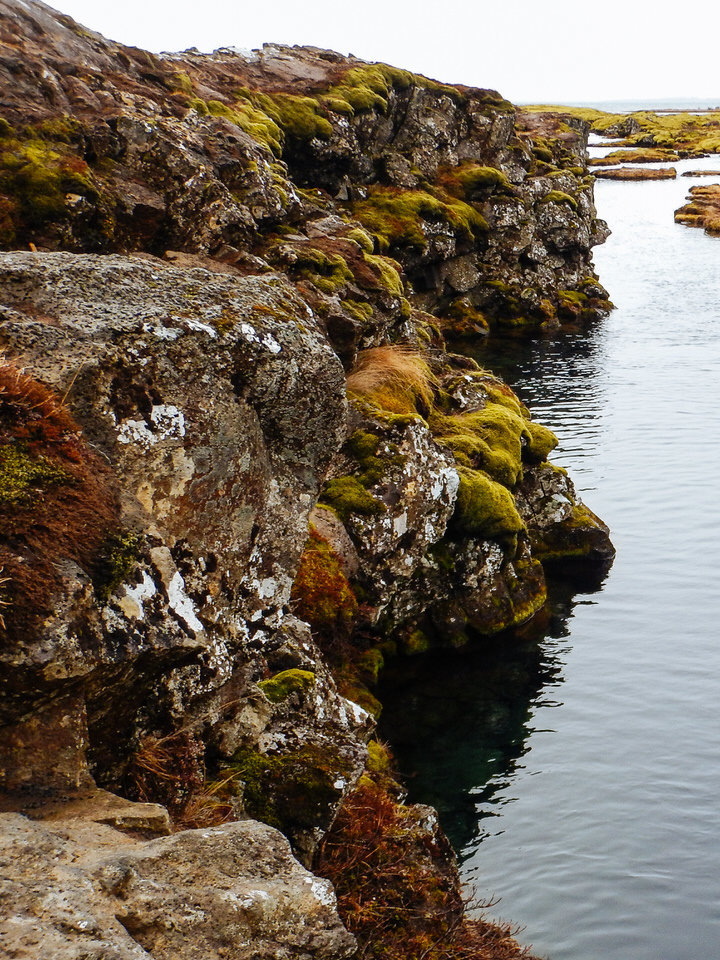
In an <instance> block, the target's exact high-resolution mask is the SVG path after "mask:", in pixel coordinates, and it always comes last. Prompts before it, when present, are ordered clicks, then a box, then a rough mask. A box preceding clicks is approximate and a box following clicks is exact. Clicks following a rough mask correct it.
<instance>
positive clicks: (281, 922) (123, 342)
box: [0, 0, 613, 960]
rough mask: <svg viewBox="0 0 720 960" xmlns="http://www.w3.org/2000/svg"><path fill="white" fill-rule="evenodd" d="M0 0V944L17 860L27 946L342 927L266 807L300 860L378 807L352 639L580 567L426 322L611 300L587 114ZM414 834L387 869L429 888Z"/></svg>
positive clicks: (519, 422)
mask: <svg viewBox="0 0 720 960" xmlns="http://www.w3.org/2000/svg"><path fill="white" fill-rule="evenodd" d="M0 13H2V15H3V19H2V24H1V27H0V53H1V54H2V56H0V84H1V85H2V90H3V111H4V115H3V117H2V118H0V148H1V149H0V246H2V247H3V248H5V250H6V252H3V253H0V279H1V281H2V282H1V284H0V350H2V351H3V353H2V356H1V357H0V519H1V521H2V522H1V524H0V666H1V667H2V669H1V671H0V673H1V674H2V676H1V678H0V725H2V732H3V737H2V738H1V740H0V742H1V744H2V745H1V746H0V787H1V788H2V796H3V801H2V809H4V810H6V811H9V813H8V815H7V819H6V825H7V832H6V835H5V839H6V842H7V850H8V852H7V854H6V855H7V858H8V862H10V863H13V864H14V860H15V858H16V857H17V853H16V852H15V851H17V850H18V849H20V847H21V846H22V845H23V844H24V845H25V847H26V848H27V849H28V850H32V851H36V853H35V854H33V857H31V858H30V859H29V860H28V861H27V862H26V863H24V864H23V865H21V866H20V865H17V864H14V865H13V866H12V871H11V876H10V881H11V883H10V888H11V893H10V895H11V896H12V897H13V898H15V899H14V900H13V903H14V904H15V907H16V911H17V914H18V917H19V918H20V920H19V921H18V924H19V925H18V926H17V927H14V928H13V931H14V932H12V936H13V937H15V938H16V939H15V941H14V946H13V949H15V950H16V955H17V956H18V957H23V956H27V957H32V956H34V954H33V950H36V946H37V944H36V943H35V941H33V940H32V937H33V936H36V935H37V933H33V932H32V930H31V927H32V923H33V922H34V920H33V919H32V918H31V917H30V907H29V905H28V904H29V900H28V897H29V896H30V895H31V894H29V893H28V890H30V891H33V890H37V889H38V884H39V883H42V884H43V888H44V887H45V885H46V877H44V876H43V877H42V880H41V879H40V878H39V873H38V871H39V870H40V867H39V864H40V862H41V859H42V857H45V858H46V859H47V857H48V856H49V857H55V858H56V859H57V862H58V867H57V869H56V871H55V873H53V875H52V880H51V882H50V883H49V884H47V891H48V892H47V897H46V898H45V899H44V900H43V907H42V911H41V913H40V914H39V916H40V931H41V935H42V937H43V943H44V945H45V946H46V948H48V949H50V948H51V950H52V951H53V955H57V956H64V955H67V956H75V955H77V956H79V955H81V947H80V946H78V944H80V942H81V940H82V938H83V937H88V938H90V939H89V940H87V943H88V949H91V950H93V951H95V952H96V953H97V955H98V956H99V955H101V953H102V955H103V956H105V955H107V956H110V955H112V956H118V957H120V956H122V957H124V956H127V957H136V956H137V957H140V956H148V955H151V956H154V957H165V956H167V957H170V956H173V957H175V956H177V957H185V956H187V957H191V956H193V957H194V956H203V957H222V956H229V955H232V956H245V954H246V953H247V955H248V956H250V955H251V954H252V956H253V957H266V956H267V957H270V956H272V957H290V956H302V957H307V956H317V957H330V956H332V957H343V956H346V955H348V954H349V953H350V952H351V951H352V949H353V941H352V938H351V937H349V936H348V935H347V934H346V933H345V932H344V931H343V929H342V927H341V925H340V921H339V919H338V917H337V914H336V913H335V912H334V911H335V906H334V901H333V899H332V896H331V894H330V893H329V891H328V890H327V887H326V885H325V884H324V883H323V882H321V881H319V880H313V878H312V876H310V875H308V874H306V873H305V872H304V871H303V870H302V868H301V867H300V866H299V865H298V864H296V863H294V862H293V861H292V860H291V857H290V853H289V848H288V846H287V844H286V842H285V840H283V839H282V837H281V835H280V834H279V833H278V832H277V830H280V831H281V832H282V834H284V835H285V837H287V838H288V840H289V841H290V844H291V847H292V851H293V853H294V855H295V856H296V857H297V858H298V859H299V860H300V861H301V862H302V863H303V864H304V865H305V866H306V867H308V868H310V867H312V866H313V864H314V863H316V862H317V861H318V856H319V849H320V844H321V843H322V840H323V837H324V836H325V834H326V832H327V831H328V830H329V829H330V828H331V826H332V824H333V822H334V820H335V818H336V816H337V814H338V811H339V810H341V809H348V803H349V802H350V798H355V801H357V797H358V795H359V792H361V791H362V790H363V789H364V790H366V791H368V790H370V788H369V787H368V778H369V779H370V782H371V784H372V790H371V792H372V791H375V792H376V793H379V795H380V799H379V800H378V799H377V797H376V799H375V800H373V802H377V803H378V804H380V805H381V806H383V809H385V810H386V812H387V820H388V823H389V824H391V825H392V823H394V822H396V820H397V822H405V820H406V819H407V818H408V817H409V818H410V819H412V818H413V817H415V813H413V812H412V811H410V812H409V813H408V812H407V811H405V810H404V809H403V812H402V815H398V817H396V816H395V814H394V813H393V810H394V809H395V807H396V806H397V785H395V784H394V783H393V782H392V781H391V780H390V779H389V775H388V774H387V771H386V770H385V769H384V767H382V764H379V761H378V756H380V755H381V754H382V749H381V747H380V745H378V744H377V743H376V742H375V741H374V740H372V734H373V728H374V721H373V718H372V713H373V712H377V710H378V709H379V707H380V705H379V704H378V702H377V700H376V699H375V697H374V695H373V693H372V687H373V684H374V682H375V680H376V679H377V673H378V670H379V669H380V668H381V666H382V663H383V658H384V657H386V656H391V655H396V654H414V653H420V652H422V651H423V650H425V649H427V648H428V647H430V646H433V645H440V646H442V645H443V644H454V645H457V644H460V643H464V642H467V641H468V639H471V638H472V637H473V636H476V635H488V634H491V633H496V632H498V631H500V630H503V629H507V628H509V627H513V626H515V625H518V624H520V623H522V622H524V621H525V620H527V619H528V618H529V617H531V616H532V615H533V614H534V613H535V612H536V611H537V610H538V609H539V608H540V607H541V606H542V605H543V603H544V601H545V579H544V571H543V565H542V564H543V562H545V561H547V562H553V561H557V560H562V559H566V560H567V559H568V558H570V559H572V560H573V562H575V561H577V560H579V559H583V560H584V561H585V562H586V563H587V564H588V565H591V566H593V567H595V568H596V569H597V568H600V569H604V568H605V567H606V566H607V564H608V563H609V562H610V560H611V558H612V554H613V549H612V545H611V543H610V541H609V537H608V531H607V528H606V527H605V526H604V524H602V522H601V521H600V520H599V519H598V518H597V517H595V515H594V514H592V512H591V511H590V510H589V509H588V508H587V507H585V505H584V504H582V503H581V502H580V501H579V500H578V498H577V497H576V495H575V492H574V489H573V487H572V483H571V482H570V480H569V478H568V477H567V475H566V474H565V473H564V471H562V470H561V469H560V468H557V467H555V466H553V465H551V464H550V463H548V460H547V457H548V455H549V454H550V452H551V450H552V449H553V447H554V445H555V443H556V440H555V438H554V437H553V435H552V434H551V433H550V431H548V430H547V429H545V428H544V427H542V426H541V425H539V424H537V423H536V422H534V421H533V420H532V417H531V415H530V412H529V411H528V410H527V408H526V407H524V405H523V404H522V403H521V402H520V401H519V400H518V398H517V397H516V396H515V395H514V394H513V393H512V391H510V390H509V389H508V388H507V387H506V386H505V385H504V384H503V383H502V382H501V381H500V380H499V379H498V378H496V377H494V376H493V375H492V374H490V373H488V372H485V371H481V370H480V369H479V368H478V367H477V364H475V363H474V361H472V360H469V359H467V358H466V357H464V356H460V355H457V354H454V353H452V352H449V351H448V349H447V347H448V342H450V343H452V341H454V340H460V339H463V338H468V337H478V336H485V335H487V333H488V331H490V332H497V331H499V330H501V329H502V328H508V327H509V328H513V330H515V331H517V330H518V329H538V328H547V327H548V326H553V325H558V324H559V323H561V322H563V321H564V320H574V321H577V320H578V319H581V320H582V319H591V318H593V317H597V316H599V315H601V314H602V313H603V312H605V311H606V310H607V309H609V303H608V301H607V295H606V293H605V291H604V290H603V288H602V287H601V286H600V284H599V283H598V281H597V278H596V276H595V274H594V272H593V270H592V265H591V261H590V249H591V246H592V244H593V243H596V242H599V241H601V240H602V239H603V238H604V236H605V233H606V228H605V226H604V224H602V222H601V221H598V220H596V218H595V210H594V206H593V201H592V178H588V176H587V168H586V164H585V139H586V127H585V125H583V124H582V123H579V122H578V123H576V122H575V121H572V122H566V121H565V120H561V119H560V118H558V117H544V118H542V119H538V118H537V117H534V116H531V115H527V116H522V115H519V114H517V113H516V111H515V110H514V108H513V107H512V106H511V105H510V104H508V103H507V102H506V101H504V100H502V98H501V97H500V96H499V95H498V94H496V93H495V92H493V91H486V90H474V89H462V90H461V89H458V88H453V87H447V86H443V85H441V84H438V83H435V82H434V81H430V80H427V79H426V78H422V77H417V76H415V75H413V74H409V73H407V72H406V71H402V70H398V69H395V68H391V67H387V66H385V65H381V64H380V65H378V64H365V63H363V62H361V61H357V60H354V59H347V58H343V57H340V56H339V55H337V54H334V53H332V52H329V51H320V50H316V49H313V48H286V47H265V48H264V49H263V51H259V52H258V51H256V52H254V53H253V54H251V55H241V54H239V53H237V52H236V51H231V50H220V51H216V52H215V53H214V54H210V55H201V54H198V53H194V52H192V51H186V52H185V53H183V54H178V55H172V56H169V55H167V56H166V55H164V56H163V57H154V56H152V55H150V54H147V53H144V52H143V51H139V50H134V49H128V48H124V47H121V46H119V45H117V44H114V43H112V42H109V41H106V40H105V39H103V38H102V37H99V36H98V35H97V34H93V33H91V32H89V31H87V30H85V29H84V28H82V27H79V26H78V25H77V24H75V23H74V22H73V21H71V20H70V19H69V18H67V17H64V16H62V15H59V14H56V13H55V12H54V11H52V10H51V9H50V8H49V7H46V6H44V5H43V4H41V3H36V2H30V0H28V2H23V3H20V2H17V3H12V2H9V0H0ZM98 785H100V786H101V787H102V788H105V789H106V790H108V791H112V794H110V793H101V792H98ZM368 795H369V794H368ZM121 796H122V797H128V798H130V800H133V801H144V802H143V803H141V804H140V805H139V806H138V805H137V804H132V803H129V802H126V801H124V800H121V799H119V797H121ZM373 796H375V794H373ZM67 797H70V800H69V801H68V802H67V803H64V804H63V803H61V800H63V799H65V798H67ZM88 798H89V799H88ZM58 804H59V806H58ZM78 804H80V807H78ZM118 804H119V806H118ZM158 804H162V806H159V805H158ZM80 808H82V810H83V813H82V815H81V814H80V813H79V812H78V810H79V809H80ZM358 809H364V808H363V806H362V803H361V804H360V805H359V807H358ZM416 813H417V817H419V818H420V819H421V820H423V821H424V820H425V819H426V818H427V817H426V813H427V812H426V811H417V812H416ZM29 818H31V819H29ZM256 820H258V821H263V823H264V824H265V826H261V825H259V824H258V823H256V822H255V821H256ZM171 824H172V826H170V825H171ZM185 828H187V829H185ZM171 829H172V830H182V832H178V833H174V834H172V835H170V836H167V835H165V834H167V833H168V831H169V830H171ZM388 829H390V828H388ZM118 830H122V831H124V834H122V835H121V834H119V833H118ZM433 831H434V832H433V837H434V838H435V839H434V840H433V842H434V843H435V842H436V841H437V842H436V846H437V850H445V847H444V845H443V841H442V835H441V832H440V831H439V828H437V829H436V826H434V827H433ZM93 833H95V834H96V836H95V838H94V839H93ZM410 833H412V831H410ZM410 833H409V834H408V836H410ZM151 834H153V835H155V834H161V835H160V836H155V838H154V839H148V837H149V836H150V835H151ZM390 834H392V830H390ZM412 836H413V837H414V839H412V838H411V839H412V842H411V843H410V841H409V845H408V853H407V856H410V857H414V856H415V854H413V853H412V849H416V848H417V846H418V837H417V835H416V834H412ZM393 842H394V841H393ZM443 856H445V857H446V862H445V864H444V866H443V867H438V866H437V864H435V865H434V866H433V864H434V863H435V861H436V860H439V859H440V855H439V854H438V856H437V857H433V858H430V860H432V863H431V862H430V860H429V861H428V864H427V869H426V867H425V866H423V868H422V871H421V872H422V873H423V882H427V884H428V886H427V890H430V891H431V890H432V889H433V883H434V881H433V874H432V871H433V870H439V874H438V875H440V874H442V877H443V878H444V879H443V881H442V882H443V884H445V886H446V887H447V888H448V891H447V892H448V897H449V899H450V900H451V901H452V902H453V903H454V904H456V906H457V909H458V910H460V907H459V904H460V897H459V893H458V891H457V888H456V886H453V885H456V884H457V875H456V872H455V870H454V867H453V866H452V864H448V862H447V857H449V856H450V854H449V852H448V853H446V854H443ZM340 859H341V860H342V857H341V858H340ZM71 864H73V865H72V866H71ZM410 875H411V872H410V873H408V876H410ZM148 891H152V895H151V894H149V893H148ZM429 896H430V894H429V893H428V897H429ZM430 899H431V898H430ZM66 900H67V901H72V906H71V907H69V908H68V910H69V913H68V915H67V916H66V915H65V914H64V913H63V910H64V909H65V908H61V906H60V904H61V901H62V902H64V901H66ZM453 910H455V907H453ZM448 916H449V915H448ZM453 916H455V915H454V914H453ZM200 917H204V918H205V919H204V920H203V923H202V924H200V920H199V918H200ZM63 918H64V919H63ZM455 919H457V918H455ZM436 920H437V918H436ZM445 922H446V921H445V920H441V922H440V926H439V927H437V926H436V927H435V928H433V929H434V931H435V932H434V933H433V934H432V937H430V938H429V939H428V942H430V940H432V941H433V942H434V940H435V938H436V935H437V936H439V935H440V934H442V936H445V934H446V933H448V930H445V929H444V928H442V923H445ZM447 922H449V920H447ZM453 922H454V921H453ZM441 928H442V929H441ZM415 934H416V935H418V936H419V937H420V938H421V939H422V936H423V935H424V934H423V930H422V929H416V930H414V935H415ZM82 942H85V941H82ZM364 942H365V943H371V944H372V943H374V944H375V946H373V947H372V949H373V950H375V949H377V950H378V951H382V949H383V946H382V940H381V939H377V938H374V937H373V936H372V935H367V936H366V938H365V941H364ZM48 944H50V945H51V947H47V945H48ZM368 949H370V947H368ZM23 951H24V952H23ZM98 951H99V952H98ZM103 951H104V952H103ZM183 951H184V952H183ZM228 951H231V952H228ZM82 955H85V954H82ZM88 955H89V954H88ZM93 955H95V954H93ZM369 955H370V954H369ZM372 955H375V954H372ZM428 958H429V960H433V958H434V954H432V953H431V954H428Z"/></svg>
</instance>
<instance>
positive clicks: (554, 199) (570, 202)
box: [540, 190, 578, 210]
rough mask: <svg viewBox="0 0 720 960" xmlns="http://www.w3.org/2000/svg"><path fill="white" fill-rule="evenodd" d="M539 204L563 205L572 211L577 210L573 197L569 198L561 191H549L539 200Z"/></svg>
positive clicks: (567, 194)
mask: <svg viewBox="0 0 720 960" xmlns="http://www.w3.org/2000/svg"><path fill="white" fill-rule="evenodd" d="M540 203H564V204H565V205H566V206H568V207H570V208H571V209H572V210H577V208H578V202H577V200H576V199H575V197H571V196H570V194H569V193H564V192H563V191H562V190H551V191H550V192H549V193H546V194H545V196H544V197H542V198H541V199H540Z"/></svg>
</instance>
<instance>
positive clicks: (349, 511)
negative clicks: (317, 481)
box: [320, 476, 387, 522]
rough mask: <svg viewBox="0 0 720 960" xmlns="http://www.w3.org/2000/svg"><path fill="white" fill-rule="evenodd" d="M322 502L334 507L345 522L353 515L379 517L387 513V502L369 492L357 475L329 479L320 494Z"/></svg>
mask: <svg viewBox="0 0 720 960" xmlns="http://www.w3.org/2000/svg"><path fill="white" fill-rule="evenodd" d="M320 503H325V504H327V505H328V506H329V507H332V508H333V510H334V511H335V513H337V515H338V516H339V517H340V519H341V520H342V521H343V522H345V521H347V520H349V519H350V517H352V516H359V517H377V516H379V515H380V514H381V513H385V512H386V510H387V507H386V506H385V504H384V503H383V502H382V501H381V500H378V499H377V498H376V497H373V496H372V494H370V493H368V491H367V490H366V489H365V487H364V486H363V485H362V484H361V483H360V481H359V480H358V479H357V478H356V477H352V476H345V477H337V478H335V479H334V480H329V481H328V482H327V483H326V484H325V486H324V488H323V490H322V493H321V494H320Z"/></svg>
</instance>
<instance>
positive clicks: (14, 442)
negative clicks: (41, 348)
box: [0, 357, 118, 640]
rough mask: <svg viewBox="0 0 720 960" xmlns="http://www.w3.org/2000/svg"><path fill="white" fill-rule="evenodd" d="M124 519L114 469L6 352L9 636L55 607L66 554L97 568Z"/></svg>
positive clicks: (3, 484)
mask: <svg viewBox="0 0 720 960" xmlns="http://www.w3.org/2000/svg"><path fill="white" fill-rule="evenodd" d="M117 518H118V508H117V503H116V497H115V493H114V490H113V486H112V483H111V474H110V470H109V468H108V467H107V466H106V465H105V464H104V463H103V462H102V461H101V460H100V458H99V457H98V456H97V455H96V454H95V453H93V452H92V451H91V450H90V449H89V448H88V447H87V445H86V443H85V442H84V440H83V437H82V433H81V430H80V428H79V426H78V425H77V423H76V422H75V421H74V420H73V418H72V416H71V414H70V412H69V410H68V408H67V406H66V405H65V404H64V403H63V402H62V400H61V399H60V398H59V397H57V396H56V395H55V394H54V393H53V391H51V390H49V389H48V388H47V387H46V386H45V385H43V384H42V383H40V382H38V381H37V380H35V379H34V378H33V377H31V376H30V375H29V374H27V373H26V372H25V371H23V370H22V369H21V368H19V367H18V366H17V365H16V364H14V363H12V362H10V361H8V360H7V359H5V358H2V357H0V568H2V572H3V580H4V582H3V583H2V585H0V603H1V604H2V608H1V610H2V613H3V620H4V627H3V623H2V622H0V629H3V632H4V633H5V634H6V636H7V637H8V638H9V639H11V640H12V639H13V638H14V639H19V638H21V637H22V636H23V635H25V634H26V632H27V631H28V630H31V629H32V627H33V625H34V624H35V623H37V622H39V621H40V620H42V619H43V618H45V617H47V616H49V615H50V614H51V613H52V612H53V606H54V604H53V602H52V601H53V597H54V596H55V595H56V592H57V590H58V589H59V587H60V577H59V573H58V563H59V562H60V561H62V560H71V561H73V562H75V563H77V564H78V565H79V566H80V567H81V568H82V569H83V570H84V571H85V572H86V573H87V574H89V575H90V576H91V577H93V576H94V575H95V573H96V571H97V566H98V558H99V555H100V553H101V550H102V545H103V543H104V541H105V540H106V538H107V536H108V535H109V534H110V533H111V531H113V530H116V529H117V526H118V519H117Z"/></svg>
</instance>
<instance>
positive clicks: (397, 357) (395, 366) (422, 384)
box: [347, 346, 435, 414]
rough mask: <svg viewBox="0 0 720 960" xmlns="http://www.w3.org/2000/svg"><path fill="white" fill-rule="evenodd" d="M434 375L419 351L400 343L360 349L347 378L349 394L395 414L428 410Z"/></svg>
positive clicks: (431, 399) (430, 403)
mask: <svg viewBox="0 0 720 960" xmlns="http://www.w3.org/2000/svg"><path fill="white" fill-rule="evenodd" d="M434 383H435V378H434V376H433V374H432V372H431V370H430V368H429V366H428V364H427V362H426V361H425V360H424V359H423V357H422V356H421V354H419V353H418V352H417V351H416V350H412V349H410V348H408V347H401V346H385V347H372V348H370V349H369V350H363V352H362V353H361V354H360V355H359V357H358V360H357V364H356V366H355V368H354V369H353V370H352V372H351V373H350V375H349V376H348V379H347V389H348V393H349V394H350V395H352V394H355V395H356V396H359V397H363V398H365V399H367V400H370V401H371V402H373V403H375V404H376V405H377V406H379V407H381V408H382V409H383V410H389V411H390V412H392V413H398V414H416V413H418V412H422V413H425V414H427V413H428V411H429V410H430V408H431V406H432V402H433V384H434Z"/></svg>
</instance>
